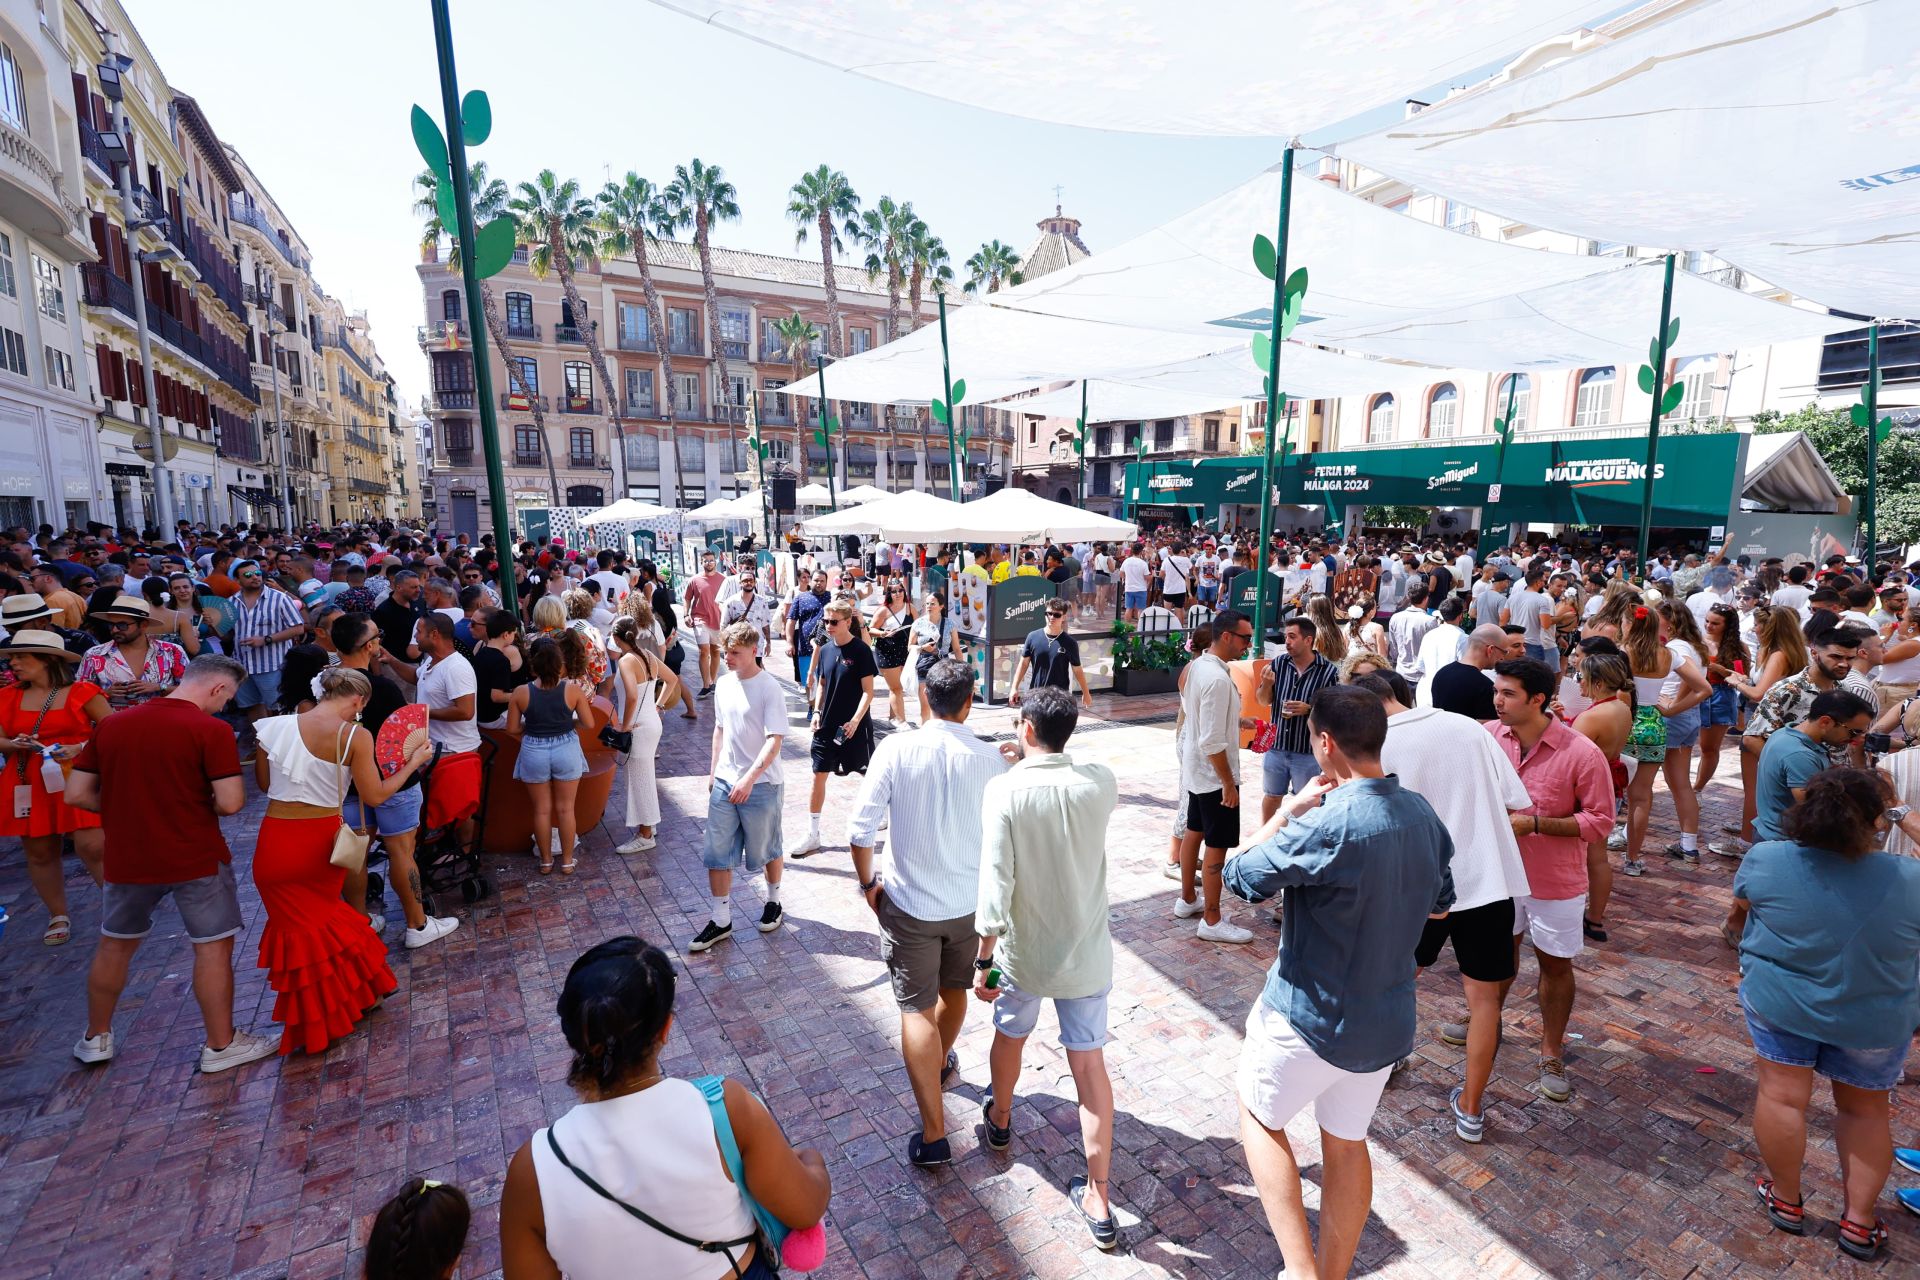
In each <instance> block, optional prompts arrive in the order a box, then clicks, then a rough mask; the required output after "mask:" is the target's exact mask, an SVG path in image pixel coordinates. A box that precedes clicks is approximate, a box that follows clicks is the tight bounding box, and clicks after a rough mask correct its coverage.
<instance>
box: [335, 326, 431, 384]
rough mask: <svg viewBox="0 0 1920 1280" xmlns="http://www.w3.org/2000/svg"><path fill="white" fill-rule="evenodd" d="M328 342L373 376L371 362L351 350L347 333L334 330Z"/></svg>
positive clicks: (369, 375)
mask: <svg viewBox="0 0 1920 1280" xmlns="http://www.w3.org/2000/svg"><path fill="white" fill-rule="evenodd" d="M441 323H443V324H444V323H446V322H445V321H442V322H441ZM328 341H329V343H330V344H331V345H333V346H336V347H338V348H340V352H341V354H342V355H344V356H346V358H347V359H349V360H351V361H353V363H354V366H355V367H356V368H358V369H359V370H360V372H362V373H364V374H366V375H367V376H368V377H369V378H371V377H373V376H374V373H373V362H372V361H370V360H368V359H367V358H366V357H365V356H363V355H361V354H360V353H359V352H358V351H355V350H354V349H353V343H352V342H350V341H348V340H347V331H346V330H345V329H336V330H335V331H334V333H333V336H332V337H331V338H330V339H328Z"/></svg>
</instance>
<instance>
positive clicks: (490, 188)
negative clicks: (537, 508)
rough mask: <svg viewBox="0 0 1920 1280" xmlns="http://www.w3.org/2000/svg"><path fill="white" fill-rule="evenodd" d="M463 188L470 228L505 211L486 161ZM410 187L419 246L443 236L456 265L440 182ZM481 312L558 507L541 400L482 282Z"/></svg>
mask: <svg viewBox="0 0 1920 1280" xmlns="http://www.w3.org/2000/svg"><path fill="white" fill-rule="evenodd" d="M467 185H468V187H469V188H470V191H471V202H472V204H473V224H474V226H475V227H481V226H484V225H486V224H487V223H488V222H491V221H492V220H493V219H495V218H497V217H499V216H500V215H501V214H503V213H505V212H506V211H507V184H506V182H505V181H503V180H502V179H499V178H489V177H488V176H487V162H486V161H484V160H481V161H477V162H476V163H474V164H473V165H472V166H470V167H469V168H468V169H467ZM413 186H414V189H415V190H416V191H418V192H419V193H420V195H419V196H418V198H416V199H415V200H414V202H413V211H414V212H415V213H416V214H419V215H421V216H422V217H424V218H425V219H426V222H425V224H424V226H422V228H421V232H420V247H421V248H422V249H426V248H429V247H436V248H437V247H438V246H439V243H440V238H441V237H442V236H443V235H444V236H445V237H446V238H447V240H448V243H449V248H448V252H447V262H448V264H449V265H450V266H455V267H457V266H459V265H460V241H459V239H458V238H457V237H456V236H455V235H454V231H453V228H451V227H443V226H442V225H441V224H440V204H439V194H440V179H439V177H438V175H437V174H435V173H434V171H433V170H432V169H423V170H421V172H420V173H419V175H418V176H417V177H415V178H414V180H413ZM480 310H481V313H482V314H483V315H484V316H485V317H486V321H487V334H488V336H489V337H491V338H492V339H493V345H494V348H495V350H497V351H499V353H500V358H501V360H503V361H504V362H505V363H506V366H507V385H508V387H509V388H516V389H517V390H518V394H520V395H521V396H524V397H525V398H526V401H527V406H528V409H529V411H530V412H531V413H532V414H533V429H534V431H535V432H536V433H537V434H538V435H539V437H540V456H541V457H542V458H543V459H545V460H546V464H547V488H548V491H549V497H550V499H551V501H552V503H553V505H554V506H556V507H557V506H559V505H560V473H559V472H558V471H556V470H554V465H553V450H552V449H550V448H548V447H547V445H548V441H547V415H546V412H545V411H544V410H543V409H541V407H540V397H539V396H538V395H537V394H535V391H534V388H532V387H530V386H528V385H527V381H526V378H525V377H524V376H522V374H521V372H520V356H519V353H518V352H517V351H516V350H515V349H514V346H513V343H511V342H509V341H508V340H507V326H506V325H505V324H504V323H502V321H501V319H500V307H499V305H498V304H497V303H496V302H495V301H494V297H493V286H492V285H490V284H488V283H487V282H486V281H485V280H482V281H481V282H480Z"/></svg>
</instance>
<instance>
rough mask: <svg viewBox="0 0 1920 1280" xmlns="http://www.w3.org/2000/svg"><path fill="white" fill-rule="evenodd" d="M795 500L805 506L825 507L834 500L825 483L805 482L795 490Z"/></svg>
mask: <svg viewBox="0 0 1920 1280" xmlns="http://www.w3.org/2000/svg"><path fill="white" fill-rule="evenodd" d="M793 500H794V501H795V502H797V503H799V504H800V505H801V506H803V507H824V506H826V505H827V504H828V503H830V502H832V501H833V495H832V494H831V493H828V492H827V486H825V485H823V484H803V485H801V486H800V488H799V489H797V490H795V491H794V495H793Z"/></svg>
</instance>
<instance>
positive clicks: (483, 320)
mask: <svg viewBox="0 0 1920 1280" xmlns="http://www.w3.org/2000/svg"><path fill="white" fill-rule="evenodd" d="M429 3H430V5H431V7H432V9H433V48H434V54H435V56H436V57H437V58H438V60H439V64H440V111H441V115H442V116H443V117H444V118H445V122H446V131H447V168H448V170H449V171H450V176H451V177H452V179H453V207H454V213H455V215H456V217H455V223H456V228H455V229H456V230H457V232H458V233H459V236H460V246H461V250H462V251H461V254H460V281H461V283H462V284H463V285H464V286H465V288H466V295H467V328H468V329H469V330H471V332H472V341H473V387H474V391H473V393H474V395H475V396H476V397H478V400H479V405H480V449H481V452H482V453H483V454H484V455H485V456H486V460H487V496H488V498H489V500H490V501H491V502H492V503H493V542H494V546H495V547H497V548H498V549H499V554H500V557H501V560H500V563H501V565H502V567H503V568H504V567H505V564H506V561H507V558H508V556H509V554H510V552H511V550H512V547H513V528H512V526H511V525H510V524H509V522H508V518H507V478H506V472H505V470H504V469H503V468H502V466H501V464H500V437H499V427H498V424H497V421H496V419H495V416H494V409H493V370H492V369H491V368H489V367H488V365H487V314H486V308H485V307H483V306H482V305H481V302H480V277H479V275H478V274H477V273H476V270H475V266H474V227H473V192H472V189H471V187H470V185H469V183H470V179H469V178H468V176H467V143H466V138H465V136H464V135H463V134H462V132H461V129H460V84H459V80H458V77H457V75H456V74H455V71H454V65H453V20H452V18H450V17H449V16H448V14H447V0H429ZM608 390H609V392H611V390H612V389H611V388H609V389H608ZM668 390H669V391H671V390H672V388H668ZM623 443H624V442H623ZM676 462H677V459H676ZM498 586H499V590H500V603H501V605H502V606H503V607H504V608H505V609H506V610H507V612H509V613H515V612H518V611H519V607H520V601H519V593H518V592H516V591H515V590H514V587H513V574H512V573H510V572H507V573H502V574H501V575H500V582H499V584H498Z"/></svg>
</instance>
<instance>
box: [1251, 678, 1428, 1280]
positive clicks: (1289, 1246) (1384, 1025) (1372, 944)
mask: <svg viewBox="0 0 1920 1280" xmlns="http://www.w3.org/2000/svg"><path fill="white" fill-rule="evenodd" d="M1308 726H1309V729H1310V731H1311V734H1312V745H1313V755H1314V759H1315V760H1316V761H1318V762H1319V765H1320V770H1321V776H1319V777H1318V778H1315V779H1314V780H1313V781H1312V782H1310V783H1309V784H1308V785H1307V786H1306V788H1305V789H1304V790H1303V791H1300V792H1299V793H1297V794H1295V795H1294V796H1292V797H1290V798H1289V799H1288V800H1287V801H1286V802H1285V803H1284V804H1282V806H1281V808H1280V810H1279V812H1278V813H1276V814H1275V815H1274V816H1273V819H1272V820H1271V821H1269V822H1268V823H1267V825H1266V826H1265V827H1263V828H1262V829H1261V830H1260V832H1259V834H1258V835H1257V836H1256V837H1255V843H1254V845H1253V846H1252V847H1251V848H1249V849H1248V850H1247V851H1246V852H1245V853H1242V854H1240V855H1239V856H1238V857H1236V858H1234V859H1232V860H1231V861H1230V862H1228V863H1227V866H1226V871H1225V883H1226V886H1227V888H1229V889H1231V890H1233V891H1234V892H1235V893H1237V894H1239V895H1240V896H1241V897H1243V898H1248V899H1251V900H1253V901H1255V902H1258V901H1261V900H1263V899H1265V898H1269V897H1272V896H1273V895H1274V894H1276V893H1282V892H1284V893H1285V895H1286V898H1285V909H1284V911H1283V912H1282V916H1281V921H1282V923H1281V937H1280V955H1279V958H1278V959H1276V960H1275V961H1274V964H1273V970H1272V972H1270V973H1269V974H1268V975H1267V985H1266V990H1265V991H1263V992H1262V993H1261V995H1260V999H1259V1000H1257V1001H1255V1002H1254V1006H1253V1010H1252V1012H1250V1013H1249V1014H1248V1015H1247V1038H1246V1043H1245V1044H1244V1045H1243V1046H1242V1048H1241V1052H1240V1081H1239V1088H1240V1103H1241V1117H1240V1137H1241V1142H1242V1144H1243V1145H1244V1146H1245V1147H1246V1149H1247V1163H1248V1165H1249V1166H1250V1168H1251V1169H1252V1172H1253V1181H1254V1185H1255V1186H1256V1187H1257V1188H1259V1191H1260V1201H1261V1203H1262V1204H1263V1205H1264V1206H1265V1207H1266V1211H1267V1221H1268V1222H1269V1223H1270V1224H1271V1225H1272V1227H1273V1232H1274V1238H1275V1239H1276V1240H1277V1241H1278V1243H1279V1245H1280V1254H1281V1257H1282V1258H1283V1259H1284V1260H1285V1262H1286V1269H1287V1271H1288V1273H1289V1274H1292V1275H1317V1276H1318V1277H1319V1280H1340V1278H1341V1277H1343V1276H1345V1275H1346V1274H1347V1269H1348V1268H1349V1267H1350V1266H1351V1265H1352V1264H1353V1254H1354V1249H1355V1248H1356V1247H1357V1246H1358V1244H1359V1242H1360V1229H1361V1227H1362V1226H1364V1225H1365V1223H1366V1220H1367V1212H1368V1210H1369V1208H1370V1206H1371V1202H1372V1198H1373V1166H1372V1161H1371V1159H1370V1158H1369V1156H1368V1154H1367V1126H1368V1124H1369V1123H1371V1122H1372V1120H1373V1112H1374V1108H1375V1107H1376V1106H1377V1105H1378V1104H1379V1101H1380V1093H1381V1091H1382V1090H1383V1089H1385V1088H1386V1085H1387V1075H1388V1073H1389V1072H1390V1071H1391V1070H1392V1069H1393V1064H1394V1063H1395V1062H1397V1061H1399V1060H1400V1059H1401V1058H1403V1057H1405V1056H1406V1055H1407V1054H1408V1053H1410V1052H1412V1050H1413V1034H1414V1003H1413V984H1414V976H1415V973H1416V969H1415V966H1414V960H1413V952H1414V947H1415V945H1416V944H1417V943H1418V942H1419V941H1420V935H1421V932H1422V931H1423V930H1424V929H1425V927H1426V923H1427V920H1428V918H1429V916H1441V915H1445V914H1446V912H1447V910H1448V908H1449V907H1451V906H1452V904H1453V876H1452V873H1451V871H1450V870H1449V865H1448V864H1449V863H1450V862H1451V860H1452V858H1453V841H1452V839H1451V838H1450V837H1449V836H1448V835H1447V829H1446V827H1445V826H1444V825H1442V823H1441V821H1440V819H1439V818H1438V817H1437V816H1435V814H1434V812H1433V808H1432V806H1430V805H1429V804H1428V803H1427V802H1426V801H1425V800H1424V799H1422V798H1421V797H1420V796H1419V795H1418V794H1416V793H1414V792H1412V791H1407V790H1405V789H1403V788H1402V787H1401V786H1400V782H1399V780H1398V779H1397V778H1393V777H1388V776H1385V775H1384V774H1383V773H1382V771H1381V768H1380V749H1381V747H1382V745H1383V744H1384V743H1385V742H1386V739H1387V713H1386V710H1385V709H1384V708H1383V707H1382V706H1381V705H1380V701H1379V699H1378V698H1376V697H1375V696H1374V695H1373V694H1372V693H1370V692H1368V691H1367V690H1365V689H1358V688H1354V687H1351V686H1346V685H1337V686H1335V687H1333V688H1329V689H1323V690H1321V691H1320V692H1319V693H1318V694H1316V695H1315V696H1314V699H1313V705H1312V710H1311V711H1310V712H1309V714H1308ZM1309 1103H1311V1104H1312V1105H1313V1108H1314V1119H1315V1120H1316V1121H1317V1122H1318V1124H1319V1126H1320V1148H1321V1153H1322V1159H1323V1161H1324V1163H1325V1168H1326V1174H1325V1178H1324V1179H1323V1182H1322V1189H1321V1197H1320V1248H1319V1251H1318V1253H1317V1255H1316V1253H1315V1250H1314V1248H1313V1242H1312V1237H1311V1236H1310V1235H1309V1234H1308V1232H1307V1215H1306V1209H1305V1207H1304V1206H1303V1205H1302V1203H1301V1199H1300V1168H1299V1166H1298V1164H1296V1163H1295V1161H1294V1158H1293V1149H1292V1148H1291V1147H1290V1146H1289V1145H1288V1144H1287V1136H1286V1134H1285V1132H1284V1130H1285V1129H1286V1126H1287V1122H1288V1121H1289V1120H1291V1119H1293V1117H1294V1116H1296V1115H1298V1114H1299V1113H1300V1112H1301V1111H1303V1110H1305V1109H1306V1107H1307V1105H1308V1104H1309Z"/></svg>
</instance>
